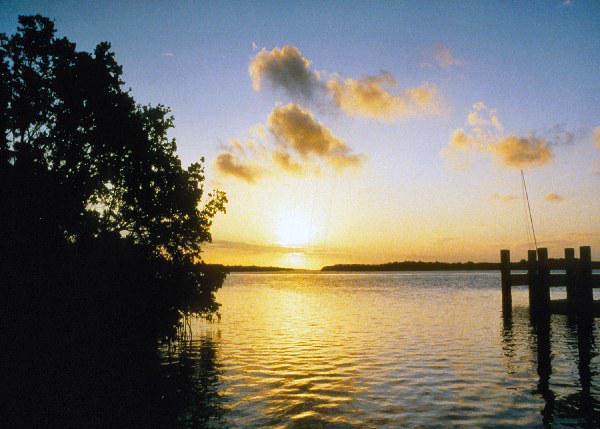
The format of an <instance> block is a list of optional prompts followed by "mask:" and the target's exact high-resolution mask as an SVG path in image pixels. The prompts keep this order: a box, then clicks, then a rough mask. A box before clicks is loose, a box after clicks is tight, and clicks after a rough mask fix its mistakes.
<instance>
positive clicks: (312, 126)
mask: <svg viewBox="0 0 600 429" xmlns="http://www.w3.org/2000/svg"><path fill="white" fill-rule="evenodd" d="M267 124H268V126H269V130H270V131H271V133H273V135H274V136H275V137H276V138H277V141H278V142H279V143H280V144H281V145H282V146H283V148H284V149H285V150H292V151H293V152H295V153H297V154H298V155H299V156H300V157H301V158H303V159H308V158H310V157H317V158H321V159H324V160H326V161H327V162H329V163H330V164H331V165H333V166H334V167H336V168H338V169H342V168H346V167H359V166H360V165H361V164H362V162H363V158H362V157H361V156H358V155H354V154H352V153H351V151H350V148H349V147H348V146H347V145H346V143H345V142H344V141H343V140H341V139H339V138H338V137H336V136H335V135H334V134H333V133H332V131H331V130H330V129H329V128H327V127H325V126H323V125H322V124H321V123H319V122H318V121H317V120H316V119H315V117H314V116H313V114H312V113H311V112H310V111H308V110H304V109H303V108H302V107H300V106H299V105H297V104H295V103H290V104H288V105H287V106H280V107H276V108H275V109H274V110H273V112H271V114H270V115H269V118H268V120H267Z"/></svg>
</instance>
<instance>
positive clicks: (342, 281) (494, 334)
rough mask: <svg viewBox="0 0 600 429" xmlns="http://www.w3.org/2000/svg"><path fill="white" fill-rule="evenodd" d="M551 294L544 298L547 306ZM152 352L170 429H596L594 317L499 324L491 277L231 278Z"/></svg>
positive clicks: (523, 300)
mask: <svg viewBox="0 0 600 429" xmlns="http://www.w3.org/2000/svg"><path fill="white" fill-rule="evenodd" d="M561 294H562V295H564V291H560V290H559V291H558V292H553V298H556V297H560V295H561ZM218 301H219V302H220V303H221V304H222V308H221V314H222V319H221V321H220V322H216V323H208V322H204V321H194V322H193V323H192V336H191V338H188V339H186V340H181V341H180V342H179V343H178V344H175V345H173V346H171V347H170V348H167V347H166V346H165V347H163V348H162V349H161V356H162V366H163V372H164V376H165V377H167V378H168V379H170V380H172V382H173V383H175V384H176V385H177V391H178V392H179V393H178V395H177V397H176V398H174V400H176V401H177V403H178V416H177V418H178V421H179V424H180V425H181V426H194V427H216V428H221V427H239V428H398V427H443V428H449V427H543V426H547V425H553V426H559V427H600V376H599V375H598V374H599V371H598V369H599V368H600V356H599V353H598V346H597V344H598V339H599V338H600V334H599V332H600V320H599V319H596V320H595V322H593V323H592V324H591V325H587V326H584V325H582V324H580V326H578V325H577V324H576V323H575V322H574V321H572V320H568V319H567V317H566V316H559V315H553V316H552V317H551V320H550V325H549V329H544V327H543V326H541V327H537V328H535V327H533V326H532V325H531V323H530V320H529V316H528V309H527V290H526V289H525V288H516V289H515V290H513V312H512V315H511V317H508V315H505V317H503V315H502V311H501V307H502V305H501V296H500V277H499V273H496V272H489V273H488V272H465V273H459V272H453V273H447V272H446V273H439V272H434V273H431V272H430V273H367V274H358V273H343V274H339V273H330V274H232V275H230V276H229V277H228V278H227V280H226V283H225V285H224V287H223V288H222V290H221V291H220V292H219V294H218Z"/></svg>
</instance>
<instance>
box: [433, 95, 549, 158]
mask: <svg viewBox="0 0 600 429" xmlns="http://www.w3.org/2000/svg"><path fill="white" fill-rule="evenodd" d="M467 123H468V124H469V126H470V129H469V130H468V131H465V130H463V129H460V128H459V129H457V130H455V131H454V132H453V133H452V136H451V137H450V144H449V145H448V147H447V148H446V149H445V150H444V151H443V153H444V154H445V155H446V156H448V157H450V158H454V157H456V156H458V155H459V154H461V153H468V152H481V153H487V154H490V155H491V156H492V157H493V158H494V159H495V160H496V162H497V163H498V164H500V165H502V166H505V167H513V168H529V167H539V166H542V165H545V164H547V163H548V162H550V161H551V160H552V159H553V158H554V153H553V151H552V147H551V145H550V144H549V142H548V141H547V140H545V139H542V138H538V137H535V136H529V137H520V136H515V135H503V133H502V131H503V127H502V124H501V122H500V120H499V119H498V116H497V114H496V111H495V109H489V108H487V106H486V105H485V104H484V103H483V102H478V103H475V104H474V105H473V110H472V111H471V112H469V114H468V116H467Z"/></svg>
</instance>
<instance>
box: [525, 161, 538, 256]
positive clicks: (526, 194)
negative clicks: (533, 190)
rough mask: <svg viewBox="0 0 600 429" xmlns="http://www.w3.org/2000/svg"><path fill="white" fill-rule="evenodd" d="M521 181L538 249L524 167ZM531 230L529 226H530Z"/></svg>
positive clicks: (534, 240) (534, 241) (536, 248)
mask: <svg viewBox="0 0 600 429" xmlns="http://www.w3.org/2000/svg"><path fill="white" fill-rule="evenodd" d="M521 183H522V184H523V190H524V192H525V201H527V210H528V212H529V222H530V223H531V232H532V233H533V243H534V245H535V250H536V251H537V250H538V245H537V239H536V237H535V227H534V226H533V216H531V205H530V204H529V194H528V193H527V184H526V183H525V174H524V173H523V169H521ZM528 230H529V228H528Z"/></svg>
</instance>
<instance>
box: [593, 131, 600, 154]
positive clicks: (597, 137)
mask: <svg viewBox="0 0 600 429" xmlns="http://www.w3.org/2000/svg"><path fill="white" fill-rule="evenodd" d="M594 142H595V143H596V147H597V148H598V149H600V127H596V128H594Z"/></svg>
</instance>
